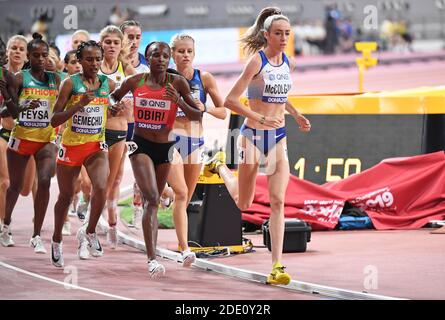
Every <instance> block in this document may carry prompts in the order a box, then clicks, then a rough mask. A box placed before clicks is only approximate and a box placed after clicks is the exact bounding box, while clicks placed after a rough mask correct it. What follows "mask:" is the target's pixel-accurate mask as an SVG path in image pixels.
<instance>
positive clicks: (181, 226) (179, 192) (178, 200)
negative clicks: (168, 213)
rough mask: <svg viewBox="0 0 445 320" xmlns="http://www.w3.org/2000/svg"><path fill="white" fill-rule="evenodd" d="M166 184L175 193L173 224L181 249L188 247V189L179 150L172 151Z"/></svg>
mask: <svg viewBox="0 0 445 320" xmlns="http://www.w3.org/2000/svg"><path fill="white" fill-rule="evenodd" d="M167 181H168V184H169V185H170V187H171V188H172V189H173V191H174V193H175V202H174V203H173V222H174V224H175V231H176V236H177V237H178V242H179V246H180V247H181V250H186V249H188V244H187V227H188V221H187V197H188V189H187V184H186V182H185V179H184V166H183V164H182V158H181V155H180V154H179V152H178V151H177V150H176V149H175V152H174V153H173V164H172V165H171V168H170V173H169V175H168V179H167Z"/></svg>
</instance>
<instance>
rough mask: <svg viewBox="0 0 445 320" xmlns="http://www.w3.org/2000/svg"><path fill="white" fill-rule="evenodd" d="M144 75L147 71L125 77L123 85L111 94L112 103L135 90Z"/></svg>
mask: <svg viewBox="0 0 445 320" xmlns="http://www.w3.org/2000/svg"><path fill="white" fill-rule="evenodd" d="M144 75H145V73H140V74H135V75H133V76H131V77H129V78H127V79H125V80H124V82H122V84H121V86H120V87H119V88H117V89H115V90H113V92H112V93H111V94H110V103H111V104H114V103H117V102H119V101H121V99H122V98H123V97H125V95H126V94H127V93H128V92H129V91H133V90H134V89H135V88H136V86H137V84H138V82H139V81H141V78H142V77H143V76H144Z"/></svg>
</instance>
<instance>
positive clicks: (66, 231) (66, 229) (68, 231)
mask: <svg viewBox="0 0 445 320" xmlns="http://www.w3.org/2000/svg"><path fill="white" fill-rule="evenodd" d="M62 235H64V236H70V235H71V222H69V221H65V222H64V223H63V228H62Z"/></svg>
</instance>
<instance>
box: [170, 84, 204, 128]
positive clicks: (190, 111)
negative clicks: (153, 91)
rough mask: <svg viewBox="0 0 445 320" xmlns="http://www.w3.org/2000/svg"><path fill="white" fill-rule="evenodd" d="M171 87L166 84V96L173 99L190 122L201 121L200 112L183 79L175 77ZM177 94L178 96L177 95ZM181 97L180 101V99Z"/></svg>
mask: <svg viewBox="0 0 445 320" xmlns="http://www.w3.org/2000/svg"><path fill="white" fill-rule="evenodd" d="M174 79H175V80H174V81H173V85H171V84H168V86H167V96H168V97H170V98H173V99H175V100H174V101H175V102H177V104H178V106H179V107H180V108H181V110H182V111H184V113H185V115H186V117H187V118H188V119H189V120H191V121H198V120H201V117H202V112H203V111H204V110H199V108H198V106H197V105H196V103H195V99H193V96H192V94H191V92H190V86H189V84H188V82H187V80H185V78H184V77H182V76H178V75H175V76H174ZM175 91H177V93H175ZM178 94H179V95H178ZM181 97H182V99H181Z"/></svg>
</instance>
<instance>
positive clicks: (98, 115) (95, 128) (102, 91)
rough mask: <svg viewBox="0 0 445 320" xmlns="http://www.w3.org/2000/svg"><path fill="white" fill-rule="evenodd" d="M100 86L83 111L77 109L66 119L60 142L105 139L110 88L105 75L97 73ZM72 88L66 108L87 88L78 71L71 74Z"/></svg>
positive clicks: (67, 143)
mask: <svg viewBox="0 0 445 320" xmlns="http://www.w3.org/2000/svg"><path fill="white" fill-rule="evenodd" d="M97 76H98V77H99V81H100V86H99V88H98V89H97V90H95V91H94V95H95V98H94V99H93V101H91V102H90V103H89V104H88V105H86V106H85V107H83V109H84V111H77V112H76V113H75V114H73V116H72V117H71V118H70V119H69V120H68V121H67V123H66V129H65V130H64V131H63V136H62V143H63V144H64V145H67V146H74V145H79V144H84V143H87V142H96V141H97V142H103V141H105V123H106V122H107V111H108V106H109V100H108V97H109V94H110V88H109V86H108V78H107V76H105V75H97ZM71 81H72V82H73V90H72V91H71V98H70V100H69V101H68V103H67V105H66V108H65V109H69V108H71V107H72V106H73V105H74V104H76V103H77V102H78V101H80V98H81V97H82V95H83V94H85V93H86V92H87V91H88V89H87V87H86V86H85V85H84V84H83V81H82V77H81V76H80V73H76V74H74V75H72V76H71Z"/></svg>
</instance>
